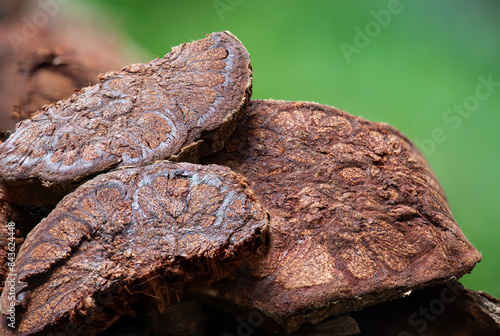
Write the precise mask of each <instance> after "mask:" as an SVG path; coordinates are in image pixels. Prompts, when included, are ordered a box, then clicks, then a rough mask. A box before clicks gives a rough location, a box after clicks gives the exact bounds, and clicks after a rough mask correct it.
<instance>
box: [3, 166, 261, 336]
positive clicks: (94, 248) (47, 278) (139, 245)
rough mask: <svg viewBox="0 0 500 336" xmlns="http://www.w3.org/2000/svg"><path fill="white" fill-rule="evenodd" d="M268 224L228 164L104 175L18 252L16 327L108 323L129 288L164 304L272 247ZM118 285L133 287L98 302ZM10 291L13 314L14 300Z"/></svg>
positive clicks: (63, 205)
mask: <svg viewBox="0 0 500 336" xmlns="http://www.w3.org/2000/svg"><path fill="white" fill-rule="evenodd" d="M268 221H269V220H268V216H267V213H266V212H265V210H264V209H263V208H262V207H261V206H260V204H259V203H258V202H257V201H256V199H255V197H254V195H253V194H252V192H251V191H250V190H249V189H248V185H247V183H246V182H245V180H244V179H243V178H242V177H241V176H239V175H237V174H235V173H233V172H231V171H230V170H229V168H227V167H219V166H201V165H194V164H189V163H179V164H176V163H172V162H168V161H165V162H157V163H154V164H152V165H149V166H146V167H142V168H126V169H119V170H117V171H113V172H110V173H107V174H102V175H99V176H98V177H96V178H94V179H92V180H90V181H89V182H87V183H85V184H84V185H82V186H80V187H79V188H78V189H77V190H76V191H75V192H73V193H72V194H70V195H68V196H66V197H65V198H64V199H63V200H62V201H61V202H60V203H59V204H58V206H57V207H56V209H55V210H54V211H53V212H51V213H50V215H49V216H48V217H47V218H45V219H44V220H42V221H41V222H40V224H38V225H37V227H36V228H35V229H34V230H33V231H31V232H30V234H29V235H28V238H27V239H26V241H25V243H24V244H23V246H22V248H21V250H20V251H19V255H18V257H17V260H16V265H15V270H14V274H15V275H16V280H17V284H16V299H17V301H19V304H20V305H23V306H24V309H23V308H22V307H21V306H18V307H17V310H18V313H17V320H18V321H20V322H19V324H18V331H19V334H20V335H28V334H32V333H36V332H40V331H42V330H43V331H45V332H46V328H48V327H49V326H54V325H56V327H55V328H56V329H57V328H59V327H61V328H62V329H64V325H65V323H69V322H74V323H77V326H79V327H81V328H82V330H85V331H88V330H103V329H104V328H106V327H108V326H109V325H110V324H112V323H113V322H114V321H115V320H116V319H117V318H118V317H119V316H120V315H121V314H123V313H125V312H126V311H127V309H128V304H129V303H130V302H131V301H132V300H133V296H132V295H127V293H128V292H139V291H140V292H143V293H146V294H148V295H150V296H158V299H159V300H158V302H159V303H161V300H160V296H164V298H165V300H167V301H168V298H169V297H175V295H177V294H178V292H177V290H180V289H182V286H183V285H185V284H189V286H190V287H195V286H197V285H200V284H206V283H209V282H212V281H214V280H219V279H221V278H222V277H224V276H226V275H227V273H228V272H230V271H232V270H234V268H235V267H237V266H239V265H241V264H242V263H243V262H247V261H248V258H250V257H251V256H253V255H255V254H256V253H258V252H259V251H260V250H261V249H263V248H264V247H265V243H266V237H267V236H266V234H267V229H268ZM155 279H156V280H155ZM153 280H154V281H153ZM158 284H166V286H165V288H162V289H161V290H159V289H158V288H152V287H154V286H156V285H158ZM116 287H119V288H121V289H123V288H125V289H128V290H121V293H120V294H119V295H111V296H112V298H113V300H112V301H114V303H109V302H107V303H106V304H103V303H102V302H100V301H99V298H100V294H99V293H102V292H103V291H108V292H109V291H111V292H113V291H112V290H110V288H116ZM163 290H165V291H166V292H164V293H161V292H162V291H163ZM3 294H4V295H3V296H2V302H1V303H2V312H3V313H4V314H7V309H8V307H9V306H10V302H12V300H9V298H8V296H7V295H6V293H5V292H4V293H3ZM103 306H106V309H103ZM68 321H69V322H68Z"/></svg>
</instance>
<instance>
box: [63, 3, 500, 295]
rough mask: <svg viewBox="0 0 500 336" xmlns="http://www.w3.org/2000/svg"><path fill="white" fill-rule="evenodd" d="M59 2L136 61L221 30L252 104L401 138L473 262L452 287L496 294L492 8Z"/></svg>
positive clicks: (499, 79)
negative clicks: (343, 119) (92, 11)
mask: <svg viewBox="0 0 500 336" xmlns="http://www.w3.org/2000/svg"><path fill="white" fill-rule="evenodd" d="M62 2H63V1H61V3H62ZM64 2H66V3H67V6H75V7H78V6H82V5H84V4H91V5H93V6H97V8H98V11H99V12H100V13H101V15H100V16H95V15H89V14H85V13H86V12H85V11H81V13H82V14H81V15H82V16H84V15H88V18H87V19H88V20H90V21H91V20H101V21H102V20H106V21H109V22H115V23H114V24H116V25H118V27H120V30H122V31H123V32H124V33H125V34H127V35H128V36H129V37H130V39H131V40H133V41H134V42H135V43H136V44H138V45H139V46H141V47H142V48H144V49H145V51H146V52H145V53H144V58H143V59H137V61H147V60H149V59H151V58H152V57H153V56H163V55H164V54H165V53H167V52H168V51H170V47H172V46H175V45H178V44H180V43H183V42H188V41H191V40H196V39H200V38H202V37H204V36H205V34H208V33H211V32H213V31H221V30H230V31H231V32H233V33H234V34H235V35H236V36H237V37H238V38H239V39H240V40H241V41H242V42H243V43H244V44H245V46H246V47H247V49H248V50H249V52H250V54H251V57H252V65H253V69H254V90H253V92H254V93H253V98H261V99H267V98H273V99H286V100H303V101H315V102H319V103H323V104H328V105H333V106H336V107H338V108H341V109H343V110H345V111H348V112H350V113H351V114H354V115H359V116H362V117H364V118H367V119H370V120H374V121H383V122H387V123H390V124H392V125H394V126H396V127H397V128H399V129H400V130H402V131H403V132H404V133H405V134H407V135H408V136H409V137H410V138H411V139H413V140H414V141H415V142H416V143H417V144H418V145H419V146H420V148H421V149H422V151H423V152H424V154H425V156H426V157H427V159H428V161H429V162H430V164H431V166H432V167H433V169H434V171H435V172H436V174H437V176H438V178H439V180H440V181H441V183H442V186H443V188H444V190H445V192H446V194H447V196H448V200H449V203H450V206H451V209H452V212H453V214H454V216H455V218H456V220H457V222H458V223H459V225H460V226H461V227H462V230H463V231H464V232H465V235H466V236H467V237H468V239H469V240H470V241H471V242H472V243H473V244H474V245H475V246H476V247H477V249H478V250H479V251H480V252H481V253H482V254H483V261H482V262H481V263H480V264H479V265H478V266H477V267H476V268H475V269H474V271H473V272H472V274H470V275H466V276H465V277H464V278H463V280H462V282H463V283H464V284H465V285H466V286H468V287H471V288H473V289H475V290H483V291H486V292H488V293H490V294H492V295H494V296H496V297H500V282H499V280H500V261H499V257H500V242H499V238H500V223H499V222H498V218H499V217H500V132H499V127H500V113H499V112H500V111H499V107H500V20H499V17H500V2H499V1H496V0H490V1H468V0H446V1H433V0H424V1H411V0H401V1H395V0H382V1H379V0H364V1H349V0H343V1H331V0H315V1H290V0H286V1H285V0H281V1H269V0H215V1H214V0H203V1H202V0H200V1H195V0H149V1H148V0H143V1H138V0H70V1H67V0H65V1H64ZM488 81H489V82H490V83H493V84H490V85H489V86H488V87H486V86H484V82H488ZM495 83H496V84H495ZM480 85H482V87H481V88H478V87H479V86H480ZM478 90H479V91H478ZM460 106H463V107H462V108H461V107H460ZM460 109H461V111H460Z"/></svg>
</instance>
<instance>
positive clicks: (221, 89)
mask: <svg viewBox="0 0 500 336" xmlns="http://www.w3.org/2000/svg"><path fill="white" fill-rule="evenodd" d="M251 82H252V81H251V69H250V60H249V55H248V53H247V51H246V49H245V48H244V47H243V45H242V44H241V42H240V41H239V40H238V39H237V38H236V37H234V36H233V35H232V34H230V33H229V32H221V33H213V34H211V35H209V36H207V37H206V38H205V39H202V40H198V41H195V42H192V43H188V44H183V45H180V46H177V47H175V48H173V49H172V52H171V53H169V54H167V55H166V56H165V57H164V58H158V59H155V60H153V61H151V62H149V63H146V64H133V65H130V66H127V67H125V68H124V69H123V70H122V71H119V72H110V73H107V74H105V75H103V76H102V77H101V78H100V80H99V84H97V85H95V86H92V87H87V88H84V89H82V90H81V91H79V92H78V93H76V94H74V95H73V96H72V97H71V98H69V99H68V100H64V101H60V102H57V103H54V104H52V105H48V106H45V107H44V108H43V110H42V111H41V112H39V113H37V114H35V115H34V116H32V117H31V118H30V119H29V120H26V121H23V122H21V123H20V124H19V125H18V126H17V128H16V131H15V133H14V134H12V135H11V136H10V137H9V138H8V140H7V141H6V142H4V143H3V144H2V145H0V176H1V177H2V179H3V181H4V185H5V186H6V188H7V187H9V188H10V189H9V192H8V197H9V199H10V198H12V201H13V202H16V203H19V204H22V203H26V202H28V200H25V199H24V198H23V196H21V195H19V194H21V193H22V195H26V194H29V193H27V192H26V191H24V190H23V192H21V190H22V189H21V188H18V191H16V190H14V189H15V188H14V187H11V186H12V185H13V186H17V185H19V184H22V183H27V182H33V181H35V182H37V181H38V182H41V183H42V185H43V186H48V185H52V187H55V186H57V185H58V184H63V185H64V184H67V183H71V182H73V181H78V180H81V179H83V178H84V177H87V176H89V175H93V174H97V173H99V172H102V171H105V170H108V169H110V168H112V167H119V166H127V165H142V164H146V163H151V162H153V161H154V160H158V159H168V158H170V157H171V156H173V155H175V154H179V152H181V151H182V150H183V149H185V148H187V149H186V151H188V152H189V153H191V154H190V155H186V156H195V154H192V152H198V151H197V150H195V149H193V146H194V145H193V142H195V141H197V140H199V139H200V137H201V135H202V134H204V133H206V132H210V131H217V130H220V131H221V132H218V133H217V134H218V135H217V136H216V137H213V136H212V137H207V139H208V140H206V141H209V142H210V143H208V144H207V143H206V142H203V141H202V142H197V143H196V145H199V146H201V147H203V150H202V151H203V152H211V151H213V150H217V149H219V148H221V147H222V146H223V144H224V140H225V138H227V137H228V136H229V135H230V133H231V131H232V129H233V128H234V127H235V126H236V123H237V121H238V120H239V118H240V116H241V114H242V113H243V107H244V106H245V104H246V102H247V100H248V98H249V95H250V91H251ZM221 125H223V126H221ZM190 145H191V146H190ZM181 157H182V155H181ZM19 182H21V183H19ZM27 190H28V191H29V190H30V186H29V185H28V188H27ZM16 193H17V195H16ZM34 194H37V193H34ZM38 198H39V199H40V197H38ZM29 201H33V200H29Z"/></svg>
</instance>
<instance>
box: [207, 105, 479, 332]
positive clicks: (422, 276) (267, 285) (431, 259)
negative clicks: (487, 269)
mask: <svg viewBox="0 0 500 336" xmlns="http://www.w3.org/2000/svg"><path fill="white" fill-rule="evenodd" d="M205 162H207V163H218V164H223V165H227V166H229V167H230V168H232V169H233V170H234V171H235V172H238V173H240V174H242V175H243V176H245V177H246V178H247V179H248V180H249V181H250V186H251V188H252V189H253V190H254V192H255V194H256V195H257V197H258V198H259V200H260V201H261V203H262V204H263V206H264V207H266V209H267V210H268V211H269V213H270V214H271V230H270V237H271V248H270V251H269V254H268V255H267V256H266V258H265V259H264V260H263V261H261V262H258V263H253V264H250V265H248V266H245V267H243V268H242V269H241V270H240V273H239V275H238V276H237V278H236V280H234V281H225V282H223V283H222V284H221V285H220V286H219V287H218V288H217V289H218V290H213V291H211V293H214V295H217V296H218V297H219V298H221V299H223V300H226V303H227V304H229V303H232V304H236V305H237V306H239V307H244V308H247V309H249V310H252V309H256V310H258V311H261V312H263V314H264V315H266V316H269V317H272V319H274V320H275V321H276V322H277V323H278V324H279V325H281V327H282V328H284V329H285V330H287V331H288V332H291V331H293V330H295V329H297V328H298V327H299V326H300V325H302V324H303V323H305V322H311V323H316V322H318V321H321V320H322V319H324V318H325V317H327V316H330V315H334V314H342V313H346V312H349V311H353V310H358V309H362V308H363V307H366V306H368V305H373V304H376V303H379V302H383V301H386V300H389V299H391V298H395V297H399V296H401V295H403V294H404V293H405V292H406V291H408V290H409V289H415V288H419V287H422V286H426V285H429V284H431V283H436V282H439V281H443V280H446V279H449V278H459V277H461V276H462V275H463V274H465V273H467V272H470V271H471V270H472V268H473V267H474V265H475V264H476V263H477V262H478V261H479V260H480V259H481V256H480V254H479V253H478V251H477V250H476V249H475V248H474V247H473V246H472V245H471V244H470V243H469V242H468V241H467V239H466V238H465V236H464V235H463V233H462V232H461V230H460V228H459V227H458V225H457V223H456V222H455V221H454V219H453V217H452V215H451V213H450V209H449V207H448V204H447V201H446V197H445V195H444V193H443V190H442V189H441V186H440V185H439V183H438V181H437V179H436V177H435V176H434V174H433V172H432V171H431V169H430V168H429V166H428V165H427V163H426V161H425V159H424V158H423V157H422V155H421V153H420V152H419V151H418V149H417V148H416V147H415V146H414V145H413V144H412V143H411V142H410V141H409V140H408V139H407V138H406V137H405V136H404V135H402V134H401V133H400V132H399V131H397V130H396V129H394V128H393V127H391V126H389V125H387V124H381V123H375V122H370V121H367V120H364V119H362V118H359V117H354V116H351V115H349V114H348V113H346V112H343V111H340V110H338V109H335V108H333V107H328V106H324V105H319V104H314V103H304V102H285V101H252V102H251V104H250V105H249V107H248V109H247V115H246V117H245V118H244V121H243V122H242V124H241V125H240V126H239V127H238V129H237V130H236V131H235V134H234V135H233V136H232V137H231V138H230V140H229V141H228V143H227V145H226V148H225V149H224V150H223V151H221V152H219V153H216V154H215V155H213V156H211V157H209V158H208V159H207V160H206V161H205ZM217 293H218V294H217Z"/></svg>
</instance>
